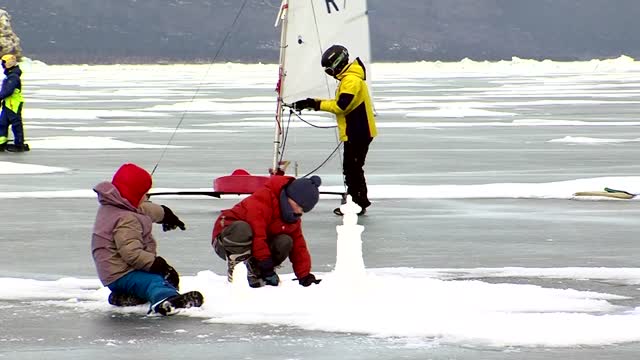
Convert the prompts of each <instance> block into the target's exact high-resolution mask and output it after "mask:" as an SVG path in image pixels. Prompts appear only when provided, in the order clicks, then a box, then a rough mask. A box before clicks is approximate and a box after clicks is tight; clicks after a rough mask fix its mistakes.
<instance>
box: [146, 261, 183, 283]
mask: <svg viewBox="0 0 640 360" xmlns="http://www.w3.org/2000/svg"><path fill="white" fill-rule="evenodd" d="M149 272H151V273H154V274H158V275H162V277H163V278H164V279H165V280H167V282H169V284H171V285H173V287H175V288H176V289H178V287H179V285H180V275H178V272H177V271H176V269H174V268H173V267H172V266H171V265H169V264H167V261H166V260H165V259H164V258H163V257H161V256H156V259H155V260H154V261H153V264H151V267H150V268H149Z"/></svg>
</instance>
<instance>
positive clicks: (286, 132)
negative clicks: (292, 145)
mask: <svg viewBox="0 0 640 360" xmlns="http://www.w3.org/2000/svg"><path fill="white" fill-rule="evenodd" d="M282 111H283V112H284V109H283V110H282ZM290 126H291V112H290V113H289V119H287V126H285V127H284V130H283V131H282V133H283V135H282V144H281V145H280V158H279V159H278V163H280V162H282V160H283V159H284V150H285V148H286V147H287V138H288V136H289V127H290Z"/></svg>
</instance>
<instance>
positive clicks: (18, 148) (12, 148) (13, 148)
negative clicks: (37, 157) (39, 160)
mask: <svg viewBox="0 0 640 360" xmlns="http://www.w3.org/2000/svg"><path fill="white" fill-rule="evenodd" d="M6 150H7V151H9V152H25V151H29V145H27V144H8V145H7V148H6Z"/></svg>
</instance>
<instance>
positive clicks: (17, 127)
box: [0, 105, 24, 145]
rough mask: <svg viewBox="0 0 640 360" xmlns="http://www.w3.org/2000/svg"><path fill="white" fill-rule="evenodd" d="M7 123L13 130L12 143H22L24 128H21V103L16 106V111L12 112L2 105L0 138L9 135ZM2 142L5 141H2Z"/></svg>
mask: <svg viewBox="0 0 640 360" xmlns="http://www.w3.org/2000/svg"><path fill="white" fill-rule="evenodd" d="M9 125H11V130H12V131H13V143H14V144H16V145H22V144H24V130H23V129H22V105H20V107H19V108H18V113H17V114H16V113H14V112H13V111H11V110H9V108H7V107H5V106H3V107H2V113H1V114H0V138H6V137H7V136H8V135H9ZM2 143H6V140H5V141H2Z"/></svg>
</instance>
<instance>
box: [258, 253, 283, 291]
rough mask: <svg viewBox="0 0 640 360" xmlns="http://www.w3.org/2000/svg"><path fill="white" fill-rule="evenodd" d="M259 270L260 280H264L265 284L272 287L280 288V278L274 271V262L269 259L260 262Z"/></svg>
mask: <svg viewBox="0 0 640 360" xmlns="http://www.w3.org/2000/svg"><path fill="white" fill-rule="evenodd" d="M258 269H260V278H261V279H262V280H264V282H265V284H267V285H271V286H278V284H279V283H280V277H278V274H276V272H275V270H274V269H273V260H271V259H268V260H264V261H259V262H258Z"/></svg>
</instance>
